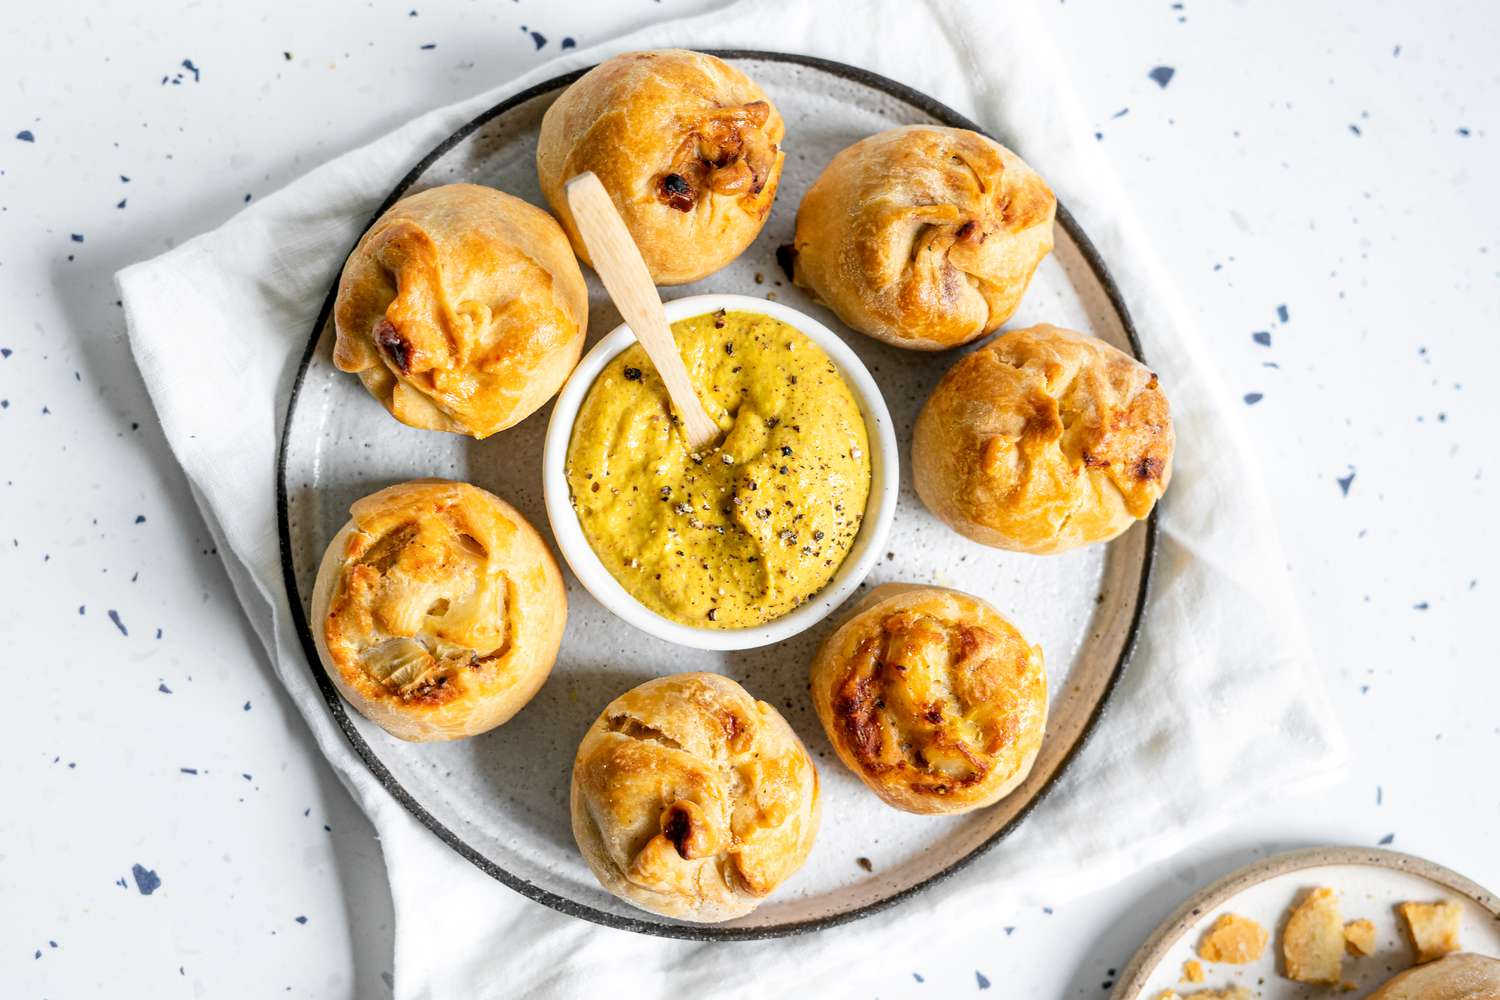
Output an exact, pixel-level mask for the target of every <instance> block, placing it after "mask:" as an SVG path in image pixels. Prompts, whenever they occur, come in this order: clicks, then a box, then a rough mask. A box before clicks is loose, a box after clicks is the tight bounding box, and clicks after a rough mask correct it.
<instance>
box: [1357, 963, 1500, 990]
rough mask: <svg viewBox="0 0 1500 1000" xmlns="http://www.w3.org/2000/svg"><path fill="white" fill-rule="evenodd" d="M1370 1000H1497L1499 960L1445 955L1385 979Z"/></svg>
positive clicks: (1499, 977) (1499, 978)
mask: <svg viewBox="0 0 1500 1000" xmlns="http://www.w3.org/2000/svg"><path fill="white" fill-rule="evenodd" d="M1369 1000H1500V959H1496V958H1489V957H1488V956H1485V955H1471V954H1466V953H1461V954H1455V955H1448V956H1446V957H1445V958H1440V959H1438V960H1437V961H1435V962H1428V963H1427V964H1425V965H1419V966H1417V967H1416V968H1414V969H1407V970H1406V971H1405V972H1402V973H1400V974H1398V975H1396V976H1395V977H1393V978H1391V979H1389V980H1387V981H1386V983H1385V985H1383V986H1381V987H1380V989H1378V990H1376V991H1375V992H1374V993H1371V994H1370V996H1369Z"/></svg>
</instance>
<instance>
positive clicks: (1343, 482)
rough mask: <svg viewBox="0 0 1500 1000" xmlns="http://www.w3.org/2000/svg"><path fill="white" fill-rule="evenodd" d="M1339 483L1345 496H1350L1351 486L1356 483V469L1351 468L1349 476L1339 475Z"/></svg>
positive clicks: (1340, 490)
mask: <svg viewBox="0 0 1500 1000" xmlns="http://www.w3.org/2000/svg"><path fill="white" fill-rule="evenodd" d="M1338 483H1339V492H1340V493H1341V494H1342V495H1343V496H1348V495H1349V487H1350V486H1351V485H1353V483H1354V470H1353V469H1350V470H1349V474H1348V475H1347V476H1339V478H1338Z"/></svg>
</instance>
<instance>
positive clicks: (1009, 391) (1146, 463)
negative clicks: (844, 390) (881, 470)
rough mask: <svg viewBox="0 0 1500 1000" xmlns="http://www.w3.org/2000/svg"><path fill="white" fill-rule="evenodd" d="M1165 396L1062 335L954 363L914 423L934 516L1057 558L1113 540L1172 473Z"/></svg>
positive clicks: (1041, 334)
mask: <svg viewBox="0 0 1500 1000" xmlns="http://www.w3.org/2000/svg"><path fill="white" fill-rule="evenodd" d="M1173 443H1174V437H1173V432H1172V418H1171V414H1170V412H1169V410H1168V406H1167V397H1166V395H1165V394H1164V393H1163V392H1162V390H1161V386H1160V385H1159V384H1158V382H1157V379H1156V376H1155V375H1154V374H1153V373H1152V372H1151V371H1150V369H1148V368H1147V367H1146V366H1145V365H1143V364H1141V363H1140V362H1138V361H1136V360H1135V359H1134V358H1131V357H1130V356H1129V355H1127V354H1125V353H1123V352H1121V351H1118V350H1116V349H1115V348H1113V347H1111V346H1109V345H1108V344H1106V343H1104V341H1102V340H1098V339H1096V338H1094V337H1087V336H1084V335H1083V334H1081V333H1074V332H1072V331H1069V330H1062V329H1059V328H1057V327H1055V326H1047V325H1042V326H1034V327H1030V328H1028V329H1025V330H1015V331H1012V332H1010V333H1006V334H1002V335H1001V336H999V337H997V338H996V339H995V340H994V341H993V342H991V343H989V344H986V345H985V346H984V347H981V348H980V349H979V350H977V351H975V352H974V353H973V354H970V355H968V356H967V357H965V358H962V359H961V360H960V361H959V362H958V363H957V364H955V365H954V366H953V367H952V368H951V369H950V370H949V371H948V374H947V375H945V376H944V377H943V380H942V381H941V382H940V383H938V387H937V388H936V389H935V390H934V391H933V393H932V396H931V398H929V399H928V400H927V404H926V405H925V406H924V407H923V408H922V412H921V414H920V415H919V416H918V417H917V424H916V428H915V431H914V432H913V435H912V475H913V479H914V481H915V483H916V488H917V493H918V495H919V496H921V498H922V502H923V503H925V504H926V505H927V509H928V510H930V511H932V513H933V514H935V515H937V516H938V518H940V519H941V520H943V521H944V522H945V523H947V524H948V526H949V527H951V528H952V529H953V530H955V531H957V532H959V533H960V534H962V535H965V536H966V537H968V538H972V539H973V540H974V541H976V542H982V543H983V544H985V545H992V546H995V547H996V548H1002V549H1014V550H1016V551H1019V552H1032V553H1037V554H1043V555H1044V554H1051V553H1055V552H1062V551H1064V550H1066V549H1071V548H1074V547H1076V546H1079V545H1089V544H1092V543H1094V542H1103V541H1108V540H1109V539H1111V538H1114V537H1115V536H1117V535H1119V534H1120V533H1121V532H1123V531H1124V530H1125V529H1126V528H1128V527H1130V526H1131V525H1132V524H1134V523H1135V522H1136V521H1137V520H1139V519H1141V518H1144V517H1146V516H1147V515H1148V514H1150V513H1151V508H1152V507H1153V506H1154V505H1155V503H1156V501H1157V499H1158V498H1159V497H1160V496H1161V495H1162V493H1163V492H1164V491H1165V490H1166V488H1167V483H1168V482H1169V481H1170V479H1171V476H1172V450H1173Z"/></svg>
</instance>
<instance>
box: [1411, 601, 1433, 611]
mask: <svg viewBox="0 0 1500 1000" xmlns="http://www.w3.org/2000/svg"><path fill="white" fill-rule="evenodd" d="M1429 607H1431V605H1430V604H1428V603H1427V602H1426V601H1418V602H1417V603H1416V604H1413V605H1412V606H1411V609H1412V610H1413V611H1426V610H1427V609H1428V608H1429Z"/></svg>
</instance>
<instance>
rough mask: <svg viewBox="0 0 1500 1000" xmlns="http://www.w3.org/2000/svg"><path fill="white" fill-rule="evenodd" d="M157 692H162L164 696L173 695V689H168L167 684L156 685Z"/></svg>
mask: <svg viewBox="0 0 1500 1000" xmlns="http://www.w3.org/2000/svg"><path fill="white" fill-rule="evenodd" d="M156 690H158V691H160V692H161V693H162V694H171V693H172V689H171V688H169V687H167V685H166V683H165V682H163V683H161V684H158V685H156Z"/></svg>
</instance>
